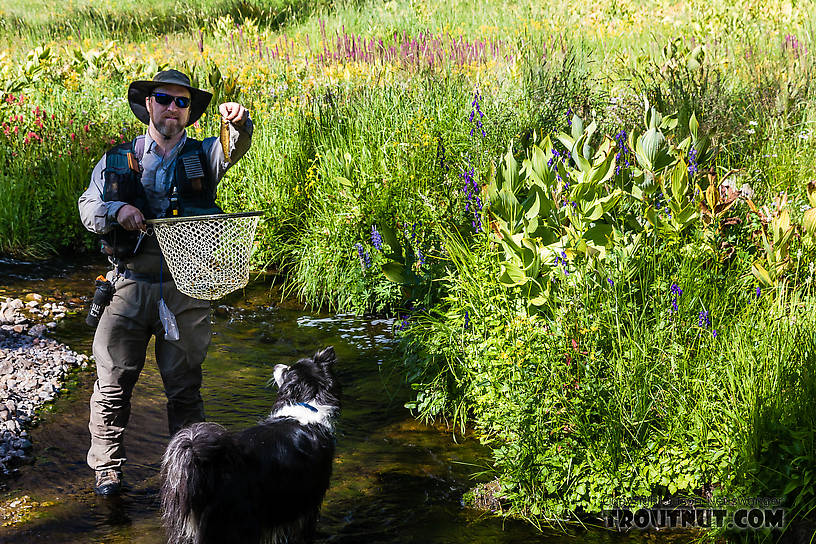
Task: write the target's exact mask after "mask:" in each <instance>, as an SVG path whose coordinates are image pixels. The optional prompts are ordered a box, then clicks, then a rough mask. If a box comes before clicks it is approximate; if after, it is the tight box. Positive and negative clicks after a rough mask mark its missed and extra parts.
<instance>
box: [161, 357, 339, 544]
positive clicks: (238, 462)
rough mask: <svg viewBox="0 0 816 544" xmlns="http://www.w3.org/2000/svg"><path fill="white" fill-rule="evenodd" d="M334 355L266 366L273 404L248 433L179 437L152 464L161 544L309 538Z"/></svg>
mask: <svg viewBox="0 0 816 544" xmlns="http://www.w3.org/2000/svg"><path fill="white" fill-rule="evenodd" d="M335 361H336V357H335V353H334V348H332V347H328V348H326V349H324V350H322V351H318V352H317V353H316V354H315V355H314V357H312V358H307V359H301V360H299V361H298V362H297V363H295V364H293V365H292V366H288V367H287V366H286V365H276V366H275V372H274V380H275V382H276V383H277V384H278V388H279V389H278V397H277V400H276V401H275V404H274V405H273V407H272V413H271V415H270V416H269V417H268V418H266V419H265V420H263V421H262V422H260V423H259V424H258V425H255V426H254V427H250V428H249V429H247V430H245V431H241V432H238V433H230V432H227V430H226V429H224V427H222V426H221V425H218V424H216V423H196V424H194V425H191V426H190V427H187V428H184V429H182V430H180V431H179V432H178V433H176V435H175V436H174V437H173V439H172V440H171V441H170V444H169V445H168V446H167V451H166V452H165V454H164V459H163V461H162V487H161V506H162V516H163V518H164V523H165V526H166V528H167V532H168V543H169V544H188V543H189V544H226V543H233V542H235V543H241V544H255V543H284V542H286V543H295V542H310V541H311V540H312V539H313V538H314V531H315V524H316V522H317V516H318V512H319V510H320V504H321V502H322V501H323V496H324V495H325V493H326V490H327V489H328V487H329V478H330V477H331V471H332V458H333V457H334V442H335V439H334V418H335V417H337V415H338V413H339V411H340V385H339V383H337V381H336V379H335V377H334V371H333V367H334V364H335Z"/></svg>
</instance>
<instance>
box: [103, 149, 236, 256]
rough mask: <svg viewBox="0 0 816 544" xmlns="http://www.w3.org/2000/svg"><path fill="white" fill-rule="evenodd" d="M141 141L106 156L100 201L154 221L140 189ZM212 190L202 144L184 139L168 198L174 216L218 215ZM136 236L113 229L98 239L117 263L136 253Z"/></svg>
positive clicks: (210, 174) (210, 173)
mask: <svg viewBox="0 0 816 544" xmlns="http://www.w3.org/2000/svg"><path fill="white" fill-rule="evenodd" d="M144 141H145V139H144V136H138V137H137V138H135V139H134V140H133V141H132V142H126V143H123V144H121V145H118V146H116V147H114V148H113V149H111V150H109V151H108V152H107V153H106V154H105V169H104V170H103V177H104V180H105V185H104V189H103V193H102V200H104V201H105V202H113V201H119V202H125V203H126V204H130V205H131V206H135V207H136V208H138V209H139V211H141V212H142V215H144V217H145V219H156V218H157V216H156V214H155V213H154V212H153V210H152V209H151V207H150V204H149V202H148V199H147V193H146V192H145V188H144V186H143V185H142V168H141V165H140V161H141V158H142V156H143V155H144ZM215 189H216V183H215V179H213V175H212V172H211V171H210V168H209V166H208V161H207V156H206V154H205V153H204V148H203V145H202V142H201V141H200V140H195V139H193V138H187V141H186V142H185V143H184V146H183V147H182V148H181V150H180V151H179V153H178V156H177V157H176V162H175V169H174V171H173V180H172V182H171V185H170V189H169V191H168V194H167V196H168V197H169V196H170V195H174V197H175V196H177V202H174V207H175V209H174V210H173V211H175V212H176V213H174V215H180V216H190V215H204V214H211V213H221V210H220V209H219V208H218V207H217V206H216V205H215V194H216V191H215ZM174 200H176V199H175V198H174ZM169 210H170V208H168V211H169ZM171 213H172V212H171ZM139 234H140V233H139V231H129V230H125V229H124V228H122V227H120V226H119V225H115V226H114V227H113V228H112V229H111V230H110V231H108V232H107V233H105V234H103V235H101V238H102V252H103V253H105V254H107V255H109V256H111V257H114V258H116V259H119V258H127V257H130V256H132V255H134V254H135V253H136V252H137V251H138V249H139V244H138V242H139Z"/></svg>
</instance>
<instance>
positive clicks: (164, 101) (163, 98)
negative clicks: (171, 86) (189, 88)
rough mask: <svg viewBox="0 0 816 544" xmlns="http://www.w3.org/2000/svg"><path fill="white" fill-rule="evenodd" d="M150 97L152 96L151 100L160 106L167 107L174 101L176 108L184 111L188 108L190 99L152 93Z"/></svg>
mask: <svg viewBox="0 0 816 544" xmlns="http://www.w3.org/2000/svg"><path fill="white" fill-rule="evenodd" d="M150 96H152V97H153V99H154V100H155V101H156V102H158V103H159V104H161V105H162V106H169V105H170V102H173V101H175V102H176V106H178V107H179V108H182V109H184V108H188V107H190V99H189V98H187V97H186V96H173V95H172V94H167V93H153V94H152V95H150Z"/></svg>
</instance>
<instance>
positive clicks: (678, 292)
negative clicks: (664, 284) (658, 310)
mask: <svg viewBox="0 0 816 544" xmlns="http://www.w3.org/2000/svg"><path fill="white" fill-rule="evenodd" d="M670 290H671V293H672V295H674V296H673V298H672V305H671V309H670V310H669V313H672V314H674V313H677V311H678V309H679V308H678V306H677V299H678V298H679V297H680V296H681V295H682V294H683V290H682V289H680V286H679V285H677V284H676V283H672V284H671V288H670Z"/></svg>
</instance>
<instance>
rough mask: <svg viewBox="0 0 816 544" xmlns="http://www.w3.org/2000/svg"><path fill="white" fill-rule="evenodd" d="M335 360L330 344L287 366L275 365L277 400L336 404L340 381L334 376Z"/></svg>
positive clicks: (338, 396) (338, 404)
mask: <svg viewBox="0 0 816 544" xmlns="http://www.w3.org/2000/svg"><path fill="white" fill-rule="evenodd" d="M336 362H337V356H336V355H335V353H334V348H333V347H331V346H329V347H327V348H325V349H322V350H320V351H318V352H317V353H315V354H314V356H312V357H309V358H306V359H301V360H299V361H298V362H296V363H295V364H293V365H291V366H286V365H275V373H274V379H275V383H276V384H277V385H278V401H277V403H283V404H295V403H299V402H308V403H311V402H316V403H317V404H320V405H324V406H332V407H336V408H339V407H340V384H339V383H338V382H337V379H336V378H335V376H334V365H335V363H336Z"/></svg>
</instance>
